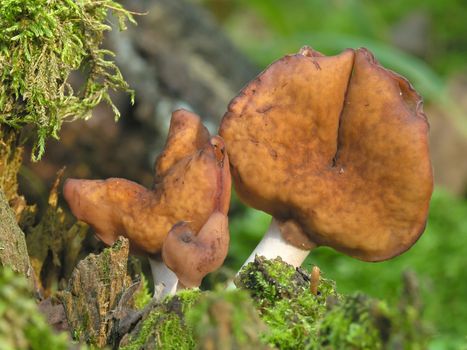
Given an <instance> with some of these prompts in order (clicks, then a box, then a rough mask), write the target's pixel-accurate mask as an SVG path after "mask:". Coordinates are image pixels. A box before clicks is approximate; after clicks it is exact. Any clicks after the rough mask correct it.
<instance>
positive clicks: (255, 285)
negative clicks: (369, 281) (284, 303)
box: [235, 256, 337, 308]
mask: <svg viewBox="0 0 467 350" xmlns="http://www.w3.org/2000/svg"><path fill="white" fill-rule="evenodd" d="M235 284H236V285H237V287H239V288H243V289H247V290H248V291H249V292H250V294H251V296H252V297H253V299H255V300H256V302H257V304H258V306H260V307H261V308H268V307H272V306H274V305H275V304H276V302H277V301H281V300H284V299H287V300H288V299H293V300H295V299H297V298H298V297H299V296H302V295H303V294H305V295H309V294H310V290H309V287H310V277H309V274H308V273H307V272H306V271H304V270H302V269H295V268H294V267H293V266H291V265H289V264H287V263H285V262H283V261H282V259H281V258H280V257H278V258H276V259H274V260H268V259H266V258H264V257H262V256H257V257H256V258H255V261H254V262H252V263H250V264H248V265H247V266H245V267H244V268H243V269H242V271H241V273H240V274H239V275H238V276H237V278H236V280H235ZM331 295H332V296H336V297H337V293H336V290H335V285H334V282H333V281H331V280H327V279H324V278H321V279H320V287H319V293H318V297H317V300H318V301H320V302H322V303H324V301H325V299H326V298H327V297H328V296H331Z"/></svg>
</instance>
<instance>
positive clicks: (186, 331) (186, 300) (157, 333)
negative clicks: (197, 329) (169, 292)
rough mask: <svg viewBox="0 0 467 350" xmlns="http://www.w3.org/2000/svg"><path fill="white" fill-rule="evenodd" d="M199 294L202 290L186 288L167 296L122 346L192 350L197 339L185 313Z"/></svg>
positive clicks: (134, 349)
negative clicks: (185, 317) (186, 321)
mask: <svg viewBox="0 0 467 350" xmlns="http://www.w3.org/2000/svg"><path fill="white" fill-rule="evenodd" d="M199 296H200V291H199V290H184V291H181V292H179V293H178V294H177V295H175V296H169V297H167V298H166V299H165V300H164V302H163V303H162V304H159V305H156V306H155V307H154V308H153V310H152V311H151V312H150V313H149V314H148V315H147V316H146V317H145V319H144V320H143V321H142V322H141V323H140V324H139V325H138V327H137V329H136V330H135V332H133V333H132V334H131V335H130V336H129V339H128V340H127V341H126V342H125V344H124V345H122V346H121V347H120V349H121V350H139V349H143V348H157V349H167V350H172V349H173V350H175V349H181V350H188V349H193V348H194V347H195V342H194V339H193V334H192V331H191V329H190V327H189V326H187V324H186V323H185V321H184V313H185V312H186V311H187V310H189V309H190V307H191V306H192V305H193V303H195V302H196V300H197V299H198V298H199Z"/></svg>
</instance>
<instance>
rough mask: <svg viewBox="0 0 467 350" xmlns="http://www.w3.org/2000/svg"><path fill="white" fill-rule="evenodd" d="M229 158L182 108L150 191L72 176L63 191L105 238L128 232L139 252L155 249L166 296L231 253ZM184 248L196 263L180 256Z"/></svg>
mask: <svg viewBox="0 0 467 350" xmlns="http://www.w3.org/2000/svg"><path fill="white" fill-rule="evenodd" d="M228 164H229V163H228V157H227V155H226V154H225V151H224V142H223V140H222V138H220V137H219V136H214V137H210V136H209V132H208V131H207V129H206V128H205V127H204V126H203V125H202V123H201V121H200V119H199V117H198V116H197V115H195V114H193V113H190V112H188V111H185V110H178V111H175V112H174V113H173V115H172V119H171V124H170V129H169V135H168V139H167V142H166V145H165V148H164V151H163V152H162V153H161V155H160V156H159V157H158V158H157V160H156V163H155V173H156V175H155V182H154V188H153V189H152V190H148V189H146V188H145V187H143V186H141V185H139V184H137V183H134V182H131V181H128V180H125V179H117V178H111V179H107V180H76V179H68V180H67V181H66V183H65V186H64V196H65V199H66V200H67V202H68V204H69V206H70V208H71V210H72V212H73V214H74V215H75V216H76V217H77V218H78V219H79V220H82V221H84V222H86V223H88V224H89V225H90V226H91V227H92V228H93V229H94V231H95V233H96V235H97V236H98V237H99V238H100V239H101V240H102V241H103V242H104V243H106V244H108V245H110V244H112V243H113V242H115V240H116V239H117V238H118V236H120V235H121V236H125V237H127V238H128V239H129V241H130V249H131V251H132V252H133V253H139V254H141V253H143V254H147V255H149V257H150V263H151V267H152V271H153V275H154V282H155V285H156V294H160V296H163V295H165V294H167V293H172V292H174V291H175V290H176V288H177V284H178V278H180V279H181V281H182V284H183V286H186V287H194V286H198V285H199V284H200V282H201V279H202V278H203V277H204V275H206V274H207V273H208V272H211V271H213V270H215V269H216V268H218V267H219V266H220V265H221V264H222V263H223V261H224V259H225V257H226V255H227V247H228V244H229V231H228V227H227V216H226V215H227V211H228V208H229V201H230V186H231V185H230V181H231V180H230V172H229V165H228ZM165 245H167V246H166V247H165ZM181 252H183V254H185V255H184V257H183V258H184V259H186V261H189V262H190V265H187V264H183V262H180V261H179V260H180V255H179V254H180V253H181ZM161 253H162V255H161ZM164 262H165V263H167V265H169V268H167V265H166V264H164ZM193 267H196V270H193ZM170 268H172V269H173V271H172V270H171V269H170ZM174 272H175V274H174ZM191 274H193V275H191Z"/></svg>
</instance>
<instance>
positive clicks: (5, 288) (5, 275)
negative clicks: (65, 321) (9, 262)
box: [0, 269, 69, 350]
mask: <svg viewBox="0 0 467 350" xmlns="http://www.w3.org/2000/svg"><path fill="white" fill-rule="evenodd" d="M68 343H69V342H68V339H67V335H66V334H65V333H61V334H55V333H54V332H53V331H52V329H51V328H50V326H49V325H48V324H47V322H46V321H45V320H44V318H43V316H42V315H41V314H40V313H39V311H38V309H37V306H36V303H35V302H34V299H33V298H32V297H31V296H30V295H29V292H28V287H27V282H26V280H25V279H24V277H22V276H19V275H15V274H14V273H13V272H12V271H11V270H8V269H0V344H1V345H0V348H1V349H2V350H23V349H25V350H26V349H31V350H41V349H50V350H62V349H63V350H66V349H68Z"/></svg>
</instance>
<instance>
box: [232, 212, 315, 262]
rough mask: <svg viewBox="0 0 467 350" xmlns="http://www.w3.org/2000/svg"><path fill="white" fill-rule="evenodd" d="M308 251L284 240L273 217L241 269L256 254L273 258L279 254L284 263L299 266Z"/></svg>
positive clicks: (253, 258)
mask: <svg viewBox="0 0 467 350" xmlns="http://www.w3.org/2000/svg"><path fill="white" fill-rule="evenodd" d="M309 253H310V251H309V250H303V249H300V248H297V247H295V246H293V245H291V244H290V243H288V242H287V241H286V240H284V239H283V238H282V234H281V231H280V228H279V225H278V224H277V220H276V219H274V218H273V219H272V221H271V225H270V226H269V229H268V231H267V232H266V234H265V235H264V236H263V239H262V240H261V242H259V244H258V245H257V246H256V248H255V250H253V253H251V255H250V256H249V257H248V259H247V260H246V261H245V263H244V264H243V266H242V267H241V269H242V268H243V267H245V266H246V265H247V264H248V263H250V262H252V261H254V260H255V256H256V255H261V256H264V257H265V258H267V259H275V258H277V257H278V256H280V257H281V258H282V260H284V261H285V262H286V263H288V264H290V265H293V266H294V267H299V266H300V265H302V263H303V261H304V260H305V259H306V257H307V256H308V254H309ZM241 269H240V270H241Z"/></svg>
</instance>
